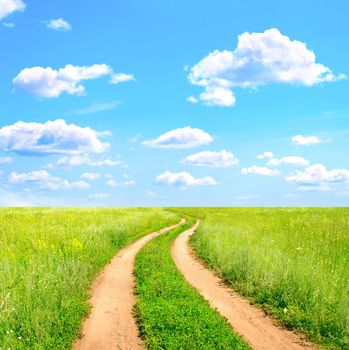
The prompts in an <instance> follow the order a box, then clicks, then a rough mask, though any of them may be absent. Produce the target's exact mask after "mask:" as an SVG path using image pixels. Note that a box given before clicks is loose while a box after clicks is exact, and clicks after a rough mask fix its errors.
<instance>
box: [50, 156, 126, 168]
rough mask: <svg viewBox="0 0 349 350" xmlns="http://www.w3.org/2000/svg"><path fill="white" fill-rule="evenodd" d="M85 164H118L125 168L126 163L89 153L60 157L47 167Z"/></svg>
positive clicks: (95, 165) (94, 165)
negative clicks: (100, 157) (91, 155)
mask: <svg viewBox="0 0 349 350" xmlns="http://www.w3.org/2000/svg"><path fill="white" fill-rule="evenodd" d="M80 165H86V166H91V167H101V166H108V167H111V166H119V167H123V168H127V165H126V164H124V163H123V162H122V161H121V160H120V159H111V158H103V159H93V158H91V157H90V156H89V155H87V154H84V155H77V156H71V157H61V158H59V159H58V160H57V162H56V163H55V164H49V168H52V167H54V166H68V167H72V166H80Z"/></svg>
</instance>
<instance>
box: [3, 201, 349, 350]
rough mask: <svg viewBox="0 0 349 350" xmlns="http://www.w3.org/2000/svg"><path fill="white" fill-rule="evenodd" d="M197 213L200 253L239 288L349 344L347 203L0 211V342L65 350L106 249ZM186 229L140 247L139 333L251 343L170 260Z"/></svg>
mask: <svg viewBox="0 0 349 350" xmlns="http://www.w3.org/2000/svg"><path fill="white" fill-rule="evenodd" d="M190 216H191V218H190V219H189V222H188V224H190V223H192V222H193V221H194V219H195V218H200V219H201V225H200V227H199V230H198V232H197V233H195V234H194V235H193V236H192V238H191V244H192V246H193V248H194V250H195V252H196V253H197V255H198V256H199V257H201V258H202V259H203V260H204V261H205V262H206V263H207V265H209V266H210V267H211V268H213V269H214V270H216V271H217V272H218V273H219V274H220V275H221V276H222V277H223V278H224V279H225V280H226V281H227V283H229V284H230V285H231V286H232V287H233V288H234V289H236V290H237V291H239V292H240V293H241V294H242V295H245V296H247V297H248V298H249V299H250V300H251V301H252V302H253V303H256V304H258V305H261V306H262V307H263V308H264V309H265V310H266V311H267V312H268V313H269V314H271V315H273V316H274V317H276V318H278V319H279V320H281V322H282V323H283V324H285V325H286V326H287V327H288V328H291V329H296V330H298V331H301V332H303V333H305V334H307V336H308V338H310V339H312V340H313V341H315V342H317V343H319V344H323V345H325V347H326V348H329V349H347V348H349V340H348V328H349V268H348V266H349V209H346V208H331V209H330V208H329V209H325V208H324V209H318V208H307V209H301V208H294V209H287V208H285V209H280V208H279V209H278V208H224V209H223V208H221V209H219V208H169V209H155V208H151V209H150V208H149V209H146V208H143V209H141V208H128V209H126V208H125V209H48V208H47V209H45V208H42V209H38V208H31V209H29V208H28V209H1V210H0V349H11V350H17V349H19V350H44V349H58V350H63V349H64V350H67V349H70V348H71V345H72V343H73V341H74V339H76V337H77V336H78V332H79V329H80V327H81V324H82V321H83V319H84V317H85V316H86V315H87V314H88V303H87V300H88V297H89V288H90V286H91V283H92V281H93V279H94V277H95V276H96V274H97V273H98V272H99V271H100V270H101V269H102V268H103V266H105V265H106V263H107V262H108V261H109V260H110V258H111V257H112V256H113V255H114V254H115V253H116V252H117V251H118V250H119V249H120V248H122V247H124V246H125V245H127V244H129V243H130V242H132V241H134V240H136V239H137V238H139V237H141V236H142V235H144V234H146V233H149V232H152V231H155V230H157V229H159V228H162V227H164V226H168V225H170V224H173V223H177V222H178V221H179V218H180V217H190ZM188 224H187V226H188ZM187 226H186V227H187ZM184 228H185V227H181V228H178V229H176V230H173V231H170V232H169V233H167V234H165V235H163V236H161V237H159V238H156V239H155V240H154V241H152V242H150V243H148V244H147V245H146V246H145V247H144V248H143V250H142V251H141V252H140V254H139V255H138V258H137V262H136V270H135V272H136V276H137V287H136V293H137V306H136V315H137V318H138V322H139V327H140V330H141V333H142V337H143V339H144V340H145V342H146V343H147V345H148V348H149V349H229V348H236V349H245V348H246V345H244V343H243V342H242V341H241V340H240V339H239V338H238V337H237V336H236V335H235V334H234V333H233V332H232V331H231V329H230V328H229V326H227V324H226V323H225V321H224V320H223V319H222V318H221V317H220V316H219V315H218V314H217V313H216V312H215V311H213V310H211V309H210V308H209V306H208V304H207V303H206V302H205V301H204V300H203V299H202V298H201V297H200V296H199V294H198V293H197V292H196V291H195V290H194V289H193V288H192V287H190V286H189V285H188V284H187V283H186V282H185V281H184V279H183V278H182V277H181V275H180V273H179V272H178V270H177V269H176V267H175V265H174V263H173V261H172V260H171V256H170V252H169V249H170V244H171V242H172V241H173V239H174V238H175V237H176V236H177V235H178V234H179V233H180V232H181V231H182V230H183V229H184ZM190 346H191V347H190Z"/></svg>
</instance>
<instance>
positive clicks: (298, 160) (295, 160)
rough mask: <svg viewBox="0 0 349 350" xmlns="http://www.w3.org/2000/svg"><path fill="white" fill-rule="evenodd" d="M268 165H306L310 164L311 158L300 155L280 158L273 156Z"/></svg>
mask: <svg viewBox="0 0 349 350" xmlns="http://www.w3.org/2000/svg"><path fill="white" fill-rule="evenodd" d="M267 164H268V165H273V166H277V165H299V166H305V165H308V164H309V160H307V159H305V158H303V157H299V156H286V157H282V158H280V159H277V158H271V159H269V161H268V163H267Z"/></svg>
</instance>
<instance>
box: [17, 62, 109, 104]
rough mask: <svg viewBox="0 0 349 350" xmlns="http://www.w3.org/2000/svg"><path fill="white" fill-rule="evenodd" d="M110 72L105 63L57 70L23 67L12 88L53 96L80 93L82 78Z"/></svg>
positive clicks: (48, 96)
mask: <svg viewBox="0 0 349 350" xmlns="http://www.w3.org/2000/svg"><path fill="white" fill-rule="evenodd" d="M110 74H112V69H111V68H110V67H109V66H108V65H106V64H94V65H92V66H73V65H71V64H68V65H66V66H65V67H64V68H60V69H58V70H55V69H52V68H51V67H39V66H38V67H31V68H24V69H23V70H22V71H20V73H19V74H18V75H17V76H16V77H15V78H14V79H13V85H14V88H15V89H16V90H18V91H24V92H27V93H29V94H31V95H33V96H37V97H44V98H54V97H58V96H60V95H61V94H62V93H64V92H66V93H68V94H70V95H82V94H84V92H85V87H84V86H83V85H82V84H81V82H82V81H84V80H91V79H97V78H100V77H103V76H106V75H110Z"/></svg>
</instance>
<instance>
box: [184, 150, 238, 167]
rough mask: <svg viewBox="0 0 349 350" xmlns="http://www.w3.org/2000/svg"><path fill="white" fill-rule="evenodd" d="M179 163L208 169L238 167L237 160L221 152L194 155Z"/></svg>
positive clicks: (229, 153) (231, 154)
mask: <svg viewBox="0 0 349 350" xmlns="http://www.w3.org/2000/svg"><path fill="white" fill-rule="evenodd" d="M181 163H183V164H188V165H195V166H207V167H210V168H229V167H232V166H236V165H238V164H239V160H238V159H237V158H236V157H235V156H234V154H233V153H231V152H227V151H226V150H221V151H219V152H211V151H203V152H199V153H195V154H192V155H190V156H187V157H186V158H184V159H183V160H182V162H181Z"/></svg>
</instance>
